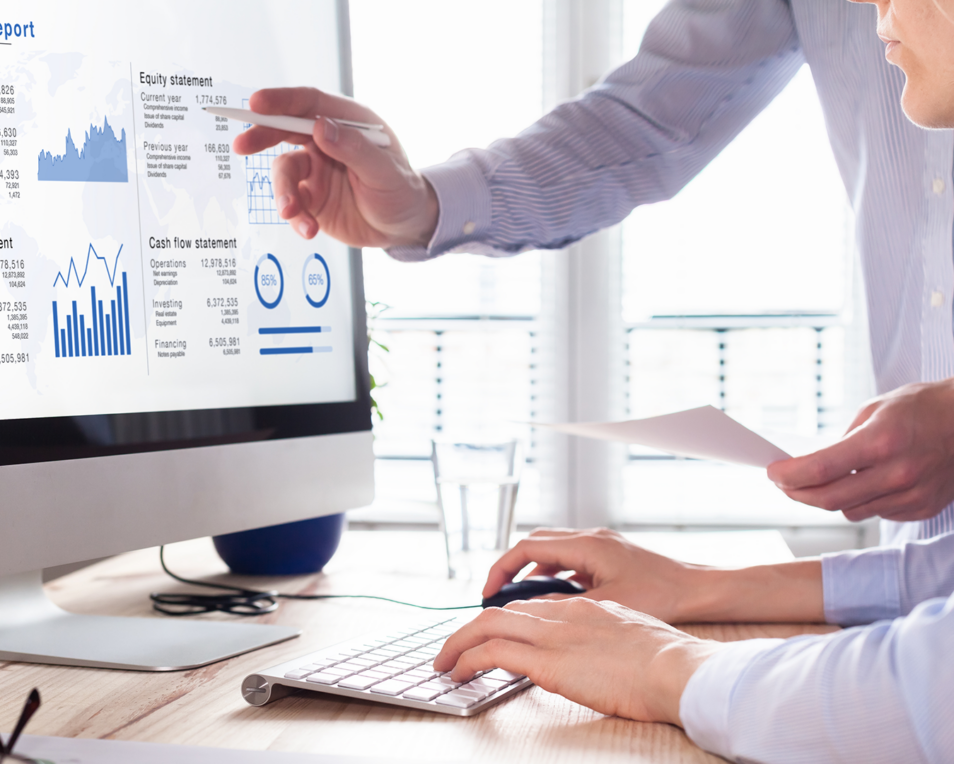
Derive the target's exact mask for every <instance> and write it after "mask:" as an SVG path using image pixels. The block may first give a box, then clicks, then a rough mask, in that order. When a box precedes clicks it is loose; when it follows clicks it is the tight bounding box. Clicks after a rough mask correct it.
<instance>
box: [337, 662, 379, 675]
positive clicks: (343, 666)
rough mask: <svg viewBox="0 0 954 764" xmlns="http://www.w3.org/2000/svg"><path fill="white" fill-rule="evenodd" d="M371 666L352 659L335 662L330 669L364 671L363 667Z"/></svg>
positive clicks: (352, 671) (351, 671) (353, 671)
mask: <svg viewBox="0 0 954 764" xmlns="http://www.w3.org/2000/svg"><path fill="white" fill-rule="evenodd" d="M369 668H371V667H370V666H369V665H367V664H361V663H355V662H354V661H345V662H344V663H336V664H335V665H334V666H333V667H332V669H331V670H332V671H348V672H350V673H352V674H353V673H355V672H357V671H364V670H365V669H369Z"/></svg>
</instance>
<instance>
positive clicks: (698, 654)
mask: <svg viewBox="0 0 954 764" xmlns="http://www.w3.org/2000/svg"><path fill="white" fill-rule="evenodd" d="M722 647H723V645H722V644H720V643H718V642H711V641H708V640H702V639H697V638H695V637H691V636H689V635H688V634H685V633H683V632H681V631H677V630H676V629H674V628H672V627H671V626H667V625H666V624H664V623H663V622H662V621H659V620H657V619H655V618H653V617H651V616H647V615H644V614H642V613H637V612H635V611H633V610H629V609H628V608H625V607H623V606H622V605H618V604H616V603H614V602H594V601H592V600H589V599H585V598H583V597H575V598H572V599H568V600H563V601H551V600H531V601H528V602H513V603H511V604H509V605H507V607H506V608H503V609H498V608H491V609H488V610H485V611H484V612H482V613H481V614H480V615H479V616H477V618H475V619H474V620H473V621H471V622H470V623H469V624H467V625H465V626H464V627H463V628H461V629H460V630H459V631H457V632H456V633H455V634H453V635H452V636H450V637H449V638H448V639H447V641H446V642H445V643H444V647H443V649H442V650H441V652H440V653H439V654H438V656H437V657H436V658H435V659H434V664H433V665H434V669H435V670H436V671H451V674H450V678H451V679H452V680H453V681H455V682H463V681H466V680H467V679H469V678H470V677H472V676H473V675H474V674H476V673H478V672H480V671H483V670H485V669H487V668H491V667H499V668H501V669H505V670H506V671H511V672H514V673H518V674H525V675H526V676H528V677H529V678H530V679H531V680H532V681H533V682H534V683H535V684H537V685H538V686H540V687H542V688H543V689H545V690H548V691H550V692H555V693H557V694H559V695H563V696H564V697H566V698H569V699H570V700H573V701H576V702H577V703H581V704H583V705H585V706H588V707H589V708H592V709H593V710H595V711H599V712H600V713H604V714H610V715H613V716H622V717H625V718H628V719H636V720H637V721H661V722H669V723H671V724H679V723H680V720H679V699H680V697H681V696H682V691H683V690H684V689H685V686H686V683H687V682H688V681H689V677H690V676H692V674H693V672H694V671H695V670H696V669H697V668H698V667H699V666H700V665H702V663H703V661H705V659H706V658H708V657H709V656H710V655H712V654H713V653H714V652H715V651H717V650H719V649H721V648H722Z"/></svg>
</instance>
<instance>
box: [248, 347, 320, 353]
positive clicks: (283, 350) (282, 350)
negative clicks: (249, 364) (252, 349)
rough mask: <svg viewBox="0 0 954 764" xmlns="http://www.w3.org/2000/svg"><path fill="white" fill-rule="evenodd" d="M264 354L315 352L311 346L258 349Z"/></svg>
mask: <svg viewBox="0 0 954 764" xmlns="http://www.w3.org/2000/svg"><path fill="white" fill-rule="evenodd" d="M258 352H259V353H261V354H262V355H292V354H293V353H313V352H315V351H314V348H312V347H311V346H309V347H305V348H262V349H261V350H259V351H258Z"/></svg>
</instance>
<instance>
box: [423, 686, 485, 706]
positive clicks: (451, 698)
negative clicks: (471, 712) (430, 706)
mask: <svg viewBox="0 0 954 764" xmlns="http://www.w3.org/2000/svg"><path fill="white" fill-rule="evenodd" d="M434 702H435V703H440V704H441V705H442V706H453V707H454V708H470V707H471V706H472V705H474V704H475V703H477V702H478V701H477V698H476V697H475V696H474V695H472V694H471V693H469V692H461V691H460V690H454V691H453V692H448V693H445V694H444V695H439V696H438V698H437V700H435V701H434Z"/></svg>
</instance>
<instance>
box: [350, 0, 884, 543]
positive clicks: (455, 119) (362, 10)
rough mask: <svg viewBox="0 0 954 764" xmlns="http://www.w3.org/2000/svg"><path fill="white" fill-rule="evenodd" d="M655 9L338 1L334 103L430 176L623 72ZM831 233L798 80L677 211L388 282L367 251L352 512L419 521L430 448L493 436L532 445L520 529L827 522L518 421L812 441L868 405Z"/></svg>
mask: <svg viewBox="0 0 954 764" xmlns="http://www.w3.org/2000/svg"><path fill="white" fill-rule="evenodd" d="M662 5H663V3H662V2H661V1H660V0H539V1H531V0H521V2H513V0H509V1H508V0H483V1H482V2H476V1H474V2H471V1H469V0H468V1H466V2H465V1H464V0H458V2H454V3H447V2H440V0H405V2H401V3H393V2H387V0H352V2H351V23H352V38H353V55H354V68H355V72H354V81H355V94H356V97H357V98H358V99H360V100H362V101H363V102H365V103H367V104H369V105H371V106H372V107H373V108H375V110H376V111H378V113H379V114H380V115H381V116H382V117H383V118H384V119H386V120H387V121H388V122H389V123H390V124H391V125H392V126H393V127H394V129H395V130H396V132H397V133H398V135H399V136H400V137H401V139H402V142H403V144H404V147H405V150H406V151H407V152H408V155H409V157H410V158H411V161H412V162H413V163H414V164H415V165H416V166H419V167H421V166H426V165H429V164H433V163H437V162H441V161H443V160H445V159H446V158H448V157H449V156H450V155H451V154H453V153H454V152H455V151H457V150H459V149H461V148H463V147H466V146H479V147H483V146H486V145H488V144H489V143H491V142H492V141H493V140H495V139H496V138H499V137H502V136H507V135H513V134H515V133H517V132H519V131H520V130H521V129H523V128H524V127H526V126H527V125H529V124H530V123H531V122H533V121H534V120H535V119H536V118H537V117H539V116H540V115H541V114H542V113H543V111H544V109H545V108H549V107H550V106H552V105H553V104H554V103H556V102H557V101H559V100H562V99H564V98H568V97H571V96H572V95H574V94H576V93H577V92H579V91H580V90H581V89H582V88H583V87H585V86H587V85H589V84H591V83H592V82H593V81H595V79H596V78H597V77H598V76H599V75H600V74H602V73H604V72H605V71H607V70H608V69H609V68H611V67H612V66H614V65H616V64H617V63H619V62H620V61H622V60H623V59H624V58H629V57H631V56H632V55H635V53H636V50H637V48H638V45H639V41H640V40H641V38H642V35H643V33H644V31H645V28H646V26H647V24H648V22H649V20H650V19H651V18H652V17H653V16H654V15H655V13H656V12H657V11H658V10H659V9H660V8H661V7H662ZM502 19H505V20H506V23H501V20H502ZM804 221H811V224H810V225H807V224H805V222H804ZM851 223H852V221H851V216H850V211H849V208H848V204H847V200H846V199H845V193H844V190H843V187H842V185H841V181H840V178H839V177H838V174H837V172H836V170H835V166H834V161H833V159H832V158H831V152H830V150H829V148H828V143H827V137H826V135H825V131H824V125H823V120H822V117H821V113H820V109H819V106H818V103H817V99H816V98H815V94H814V87H813V84H812V81H811V75H810V72H809V71H808V70H807V68H805V69H803V70H802V71H801V72H799V73H798V75H797V76H796V77H795V79H794V80H793V82H792V83H791V84H790V86H789V87H788V88H787V89H786V90H785V92H784V93H783V94H782V95H781V96H780V97H779V98H778V99H776V101H775V102H774V103H773V104H772V105H771V106H770V107H769V108H768V109H766V111H765V112H764V113H763V114H761V115H760V116H759V117H758V118H757V119H756V120H755V121H754V122H753V123H752V124H751V125H750V126H749V127H748V128H747V129H746V130H745V131H744V132H743V134H742V135H741V136H740V137H739V138H738V139H737V140H736V141H735V142H734V143H733V144H732V145H731V146H730V147H729V148H728V149H727V150H726V151H725V152H723V154H722V155H721V156H720V157H718V158H717V159H716V160H715V161H714V162H712V163H711V165H710V166H709V167H708V168H706V169H705V171H703V172H702V173H701V174H700V175H699V177H697V178H696V179H695V180H693V181H692V182H691V183H690V184H689V185H688V186H687V187H686V188H685V189H684V190H683V191H682V192H681V193H680V194H678V195H677V197H676V198H674V199H673V200H671V201H668V202H666V203H663V204H659V205H651V206H647V207H644V208H641V209H638V210H636V211H635V212H634V213H633V214H632V215H631V216H630V217H629V218H628V219H627V220H626V221H625V222H624V223H623V224H621V225H620V226H618V227H617V230H614V231H609V232H606V233H604V234H601V235H597V236H594V237H591V238H590V239H588V240H586V241H584V242H581V243H579V244H577V245H574V247H571V248H570V249H569V250H568V251H564V252H545V253H539V252H534V253H527V254H524V255H521V256H519V257H514V258H485V257H479V256H468V255H449V256H444V257H442V258H438V259H437V260H434V261H431V262H426V263H419V264H413V265H409V264H405V263H398V262H395V261H393V260H391V259H390V258H388V257H387V255H386V254H385V253H383V252H381V251H376V250H367V251H366V252H365V280H366V291H367V296H368V299H369V300H372V301H375V302H377V303H383V304H386V305H387V306H388V307H387V309H386V310H385V311H384V312H383V313H382V314H381V315H380V317H379V318H378V319H377V320H376V321H375V329H374V331H375V336H376V338H377V339H379V340H380V341H381V342H382V343H383V344H385V345H386V346H387V347H388V348H389V352H387V353H383V352H382V353H376V354H373V358H372V369H373V371H374V373H375V375H376V378H377V379H378V380H379V381H381V382H384V383H385V386H384V387H383V388H381V389H379V390H378V391H377V398H378V399H379V401H380V404H381V407H382V410H383V412H384V420H383V421H382V422H380V423H379V424H378V425H376V427H375V438H376V441H375V450H376V453H377V455H378V457H379V459H378V495H379V500H378V502H377V503H376V507H375V510H374V511H372V512H370V513H365V514H364V515H361V516H364V517H366V518H372V519H374V520H376V521H382V520H384V521H386V520H387V519H388V518H390V519H392V520H398V519H403V520H418V521H421V522H433V519H434V516H435V515H434V503H433V502H434V489H433V483H432V476H431V472H430V464H429V462H428V461H427V458H428V456H429V451H430V444H429V441H430V438H431V437H433V436H434V435H435V434H438V433H450V432H454V433H472V432H483V433H486V432H488V431H493V432H499V431H501V430H506V431H508V432H510V433H519V434H521V435H522V436H523V437H524V438H525V439H526V440H527V441H528V442H529V443H530V445H531V448H530V449H529V459H530V463H529V465H528V467H529V469H528V470H526V471H525V472H524V479H523V481H522V485H521V490H520V496H519V499H518V504H517V517H518V522H521V523H523V524H525V525H526V524H535V523H541V522H550V523H554V522H555V523H571V524H577V525H593V524H597V523H606V522H610V523H615V524H618V525H640V524H653V525H679V526H684V525H722V524H727V523H728V524H736V525H745V526H753V525H754V526H758V525H778V524H783V525H793V526H795V525H825V524H829V525H830V524H831V523H835V524H838V523H841V522H842V521H840V520H839V518H838V517H833V516H831V515H828V514H826V513H821V512H820V511H818V512H814V511H813V510H810V509H807V508H804V507H801V506H800V505H798V506H796V505H794V504H793V503H791V502H789V501H788V500H787V499H785V498H784V496H782V495H781V494H780V493H779V492H778V491H776V490H775V489H774V488H773V487H771V486H770V485H768V483H767V481H765V480H764V479H763V478H761V477H758V478H756V480H755V481H753V476H752V473H751V472H746V473H745V474H744V475H743V474H742V473H740V472H738V471H734V470H732V469H731V468H724V467H722V466H720V465H709V464H701V463H698V462H684V461H679V460H669V459H661V458H660V457H659V455H658V454H653V455H650V454H648V452H646V451H641V450H640V449H636V448H633V449H629V450H628V452H626V453H623V452H622V450H614V449H612V448H607V447H605V446H603V445H601V444H592V443H576V442H568V441H567V440H565V439H564V440H561V439H560V437H561V436H549V435H547V434H546V433H545V432H543V431H541V430H537V431H536V432H533V433H531V432H530V431H529V429H528V428H525V427H524V426H523V425H520V424H517V423H525V422H527V421H528V420H532V419H538V420H541V421H553V420H559V419H564V418H578V419H596V418H620V417H625V416H631V417H639V416H650V415H653V414H657V413H662V412H664V411H672V410H677V409H681V408H688V407H691V406H697V405H703V404H706V403H712V404H713V405H716V406H721V407H723V408H725V409H726V410H727V411H728V412H729V413H730V414H732V415H733V416H736V417H737V418H739V419H740V420H742V421H743V422H745V423H746V424H749V425H751V426H754V427H757V428H769V429H775V430H787V431H794V432H800V433H802V434H809V435H811V434H815V433H816V432H818V431H819V430H824V429H826V428H827V429H829V430H834V429H835V427H836V426H837V425H840V424H841V423H842V422H843V421H844V420H845V418H846V415H847V414H849V413H850V412H852V411H853V409H854V407H855V406H856V405H857V402H858V401H859V400H860V399H861V398H862V397H863V396H864V395H865V394H866V393H867V392H868V390H869V389H870V388H869V386H868V384H869V383H868V375H867V369H866V366H865V363H864V360H863V359H865V358H866V357H867V353H866V345H865V343H866V330H865V327H864V320H863V314H862V313H860V312H859V311H858V310H856V307H857V306H859V304H860V302H861V301H860V300H859V299H858V295H859V284H858V280H857V279H856V278H855V266H854V261H853V259H852V256H851V252H852V241H851V235H850V231H851ZM594 316H596V320H594V318H593V317H594ZM650 456H652V458H647V457H650ZM703 483H705V484H706V485H711V486H717V488H716V490H717V491H719V492H721V495H722V496H723V498H722V499H720V500H718V501H713V500H709V499H711V493H712V492H711V491H709V492H708V494H710V495H709V496H708V497H706V496H705V495H702V494H700V493H699V491H698V489H697V486H699V485H702V484H703ZM675 487H677V488H678V490H676V488H675ZM703 499H705V500H703ZM766 507H769V508H770V509H771V511H772V513H773V514H772V515H771V517H770V518H769V519H766V518H767V517H768V515H767V513H766V511H765V508H766ZM851 543H853V542H851Z"/></svg>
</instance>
